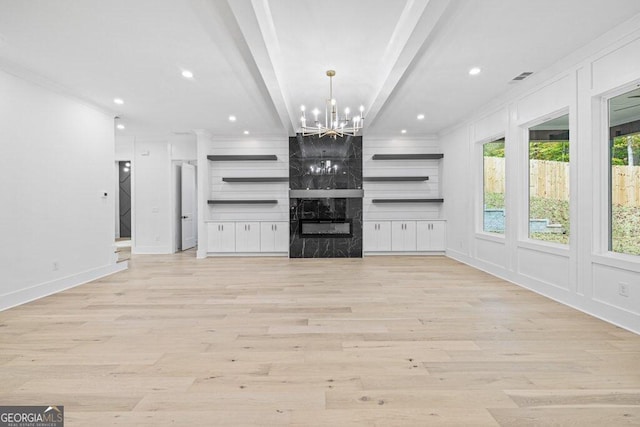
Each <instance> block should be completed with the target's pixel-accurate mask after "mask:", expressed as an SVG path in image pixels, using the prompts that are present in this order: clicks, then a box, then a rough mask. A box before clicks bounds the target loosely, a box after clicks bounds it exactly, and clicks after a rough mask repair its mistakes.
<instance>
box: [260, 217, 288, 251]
mask: <svg viewBox="0 0 640 427" xmlns="http://www.w3.org/2000/svg"><path fill="white" fill-rule="evenodd" d="M288 250H289V223H288V222H284V221H279V222H262V223H260V252H288Z"/></svg>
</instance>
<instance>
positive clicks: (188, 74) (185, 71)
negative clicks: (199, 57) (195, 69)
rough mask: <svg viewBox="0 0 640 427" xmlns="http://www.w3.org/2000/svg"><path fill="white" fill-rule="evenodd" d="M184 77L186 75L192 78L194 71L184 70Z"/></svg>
mask: <svg viewBox="0 0 640 427" xmlns="http://www.w3.org/2000/svg"><path fill="white" fill-rule="evenodd" d="M182 77H184V78H185V79H192V78H193V73H192V72H191V71H189V70H182Z"/></svg>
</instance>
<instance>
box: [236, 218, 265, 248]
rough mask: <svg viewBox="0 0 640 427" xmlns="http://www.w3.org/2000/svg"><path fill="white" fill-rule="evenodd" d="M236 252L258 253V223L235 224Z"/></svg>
mask: <svg viewBox="0 0 640 427" xmlns="http://www.w3.org/2000/svg"><path fill="white" fill-rule="evenodd" d="M236 252H260V223H259V222H236Z"/></svg>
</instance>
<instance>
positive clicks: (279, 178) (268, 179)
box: [222, 176, 289, 182]
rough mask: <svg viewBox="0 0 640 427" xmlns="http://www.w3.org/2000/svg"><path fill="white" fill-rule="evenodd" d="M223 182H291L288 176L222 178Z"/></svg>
mask: <svg viewBox="0 0 640 427" xmlns="http://www.w3.org/2000/svg"><path fill="white" fill-rule="evenodd" d="M222 181H223V182H289V177H287V176H251V177H241V178H222Z"/></svg>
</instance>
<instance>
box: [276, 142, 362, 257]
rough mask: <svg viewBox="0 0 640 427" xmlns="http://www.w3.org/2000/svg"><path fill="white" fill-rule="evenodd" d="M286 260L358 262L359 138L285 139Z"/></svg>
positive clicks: (360, 176) (360, 154)
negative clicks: (287, 181) (287, 233)
mask: <svg viewBox="0 0 640 427" xmlns="http://www.w3.org/2000/svg"><path fill="white" fill-rule="evenodd" d="M289 186H290V187H289V188H290V190H289V208H290V211H289V218H290V239H289V256H290V257H291V258H351V257H362V198H363V196H364V191H363V190H362V137H349V138H337V139H333V138H320V139H318V138H317V137H313V138H312V137H305V138H303V137H301V136H300V135H298V136H297V137H292V138H290V139H289Z"/></svg>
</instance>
